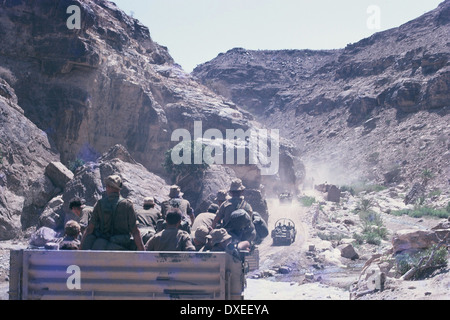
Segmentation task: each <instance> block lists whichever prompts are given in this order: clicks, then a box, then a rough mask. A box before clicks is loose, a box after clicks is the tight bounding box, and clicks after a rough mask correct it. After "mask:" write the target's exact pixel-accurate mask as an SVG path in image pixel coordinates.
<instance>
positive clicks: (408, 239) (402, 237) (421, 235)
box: [392, 229, 439, 253]
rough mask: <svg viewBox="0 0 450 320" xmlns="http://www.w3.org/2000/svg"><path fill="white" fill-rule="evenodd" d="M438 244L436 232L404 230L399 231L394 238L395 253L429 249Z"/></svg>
mask: <svg viewBox="0 0 450 320" xmlns="http://www.w3.org/2000/svg"><path fill="white" fill-rule="evenodd" d="M437 243H439V238H438V236H437V234H436V231H434V230H416V229H404V230H399V231H397V232H396V233H395V234H394V236H393V238H392V246H393V250H394V253H399V252H402V251H405V250H408V251H410V250H420V249H427V248H430V247H431V246H432V245H434V244H437Z"/></svg>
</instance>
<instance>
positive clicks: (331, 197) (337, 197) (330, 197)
mask: <svg viewBox="0 0 450 320" xmlns="http://www.w3.org/2000/svg"><path fill="white" fill-rule="evenodd" d="M327 201H332V202H337V203H339V202H340V201H341V190H340V189H339V188H338V187H336V186H335V185H331V186H330V187H329V188H328V193H327Z"/></svg>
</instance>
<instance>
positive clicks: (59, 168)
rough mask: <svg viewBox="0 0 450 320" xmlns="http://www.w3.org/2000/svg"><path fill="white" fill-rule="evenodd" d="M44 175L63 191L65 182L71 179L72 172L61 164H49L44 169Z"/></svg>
mask: <svg viewBox="0 0 450 320" xmlns="http://www.w3.org/2000/svg"><path fill="white" fill-rule="evenodd" d="M45 174H46V175H47V177H49V178H50V180H51V181H52V182H53V184H54V185H55V186H57V187H59V188H61V189H64V187H65V186H66V184H67V182H69V181H70V180H72V179H73V172H72V171H70V170H69V169H67V167H66V166H65V165H63V164H62V163H61V162H50V163H49V164H48V166H47V167H46V168H45Z"/></svg>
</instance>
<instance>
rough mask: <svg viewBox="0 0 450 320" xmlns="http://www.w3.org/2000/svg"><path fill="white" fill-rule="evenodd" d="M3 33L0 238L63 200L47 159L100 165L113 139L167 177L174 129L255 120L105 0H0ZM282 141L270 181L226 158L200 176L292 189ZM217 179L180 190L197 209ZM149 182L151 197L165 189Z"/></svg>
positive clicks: (243, 125)
mask: <svg viewBox="0 0 450 320" xmlns="http://www.w3.org/2000/svg"><path fill="white" fill-rule="evenodd" d="M72 5H75V6H77V7H78V8H80V19H79V21H80V29H77V28H74V29H71V28H68V24H67V23H68V20H69V18H70V17H71V14H72V13H73V12H72V13H67V9H68V8H69V6H72ZM69 12H70V11H69ZM0 43H1V44H2V45H1V46H0V79H1V80H0V81H1V82H0V104H1V107H2V114H1V115H0V121H1V122H2V123H5V125H4V126H3V125H2V127H1V128H0V134H1V136H2V140H1V150H0V151H1V157H2V161H3V166H2V169H1V170H2V171H1V176H0V183H1V186H2V188H3V189H2V193H1V195H0V197H1V198H0V200H1V210H2V211H1V214H0V217H2V218H3V217H6V218H4V219H5V221H6V220H8V221H13V222H7V223H6V222H5V224H4V225H5V226H4V228H3V227H2V228H3V229H2V231H1V232H0V239H2V238H8V237H11V236H13V235H14V234H17V232H16V231H17V230H18V229H20V228H27V227H30V226H34V225H36V223H37V222H38V220H39V217H40V215H41V214H42V213H43V212H44V211H45V212H47V211H48V210H50V211H55V210H54V209H55V208H61V205H62V202H61V201H60V200H61V199H59V198H55V196H59V197H60V196H61V195H62V194H67V192H66V191H65V190H62V189H64V188H61V187H57V186H55V185H54V184H53V183H52V181H50V180H49V178H48V177H47V176H46V175H45V174H44V171H45V168H46V167H47V165H48V164H49V163H50V162H55V161H56V162H58V161H61V162H62V163H63V164H65V165H66V166H67V167H69V165H70V164H71V163H73V162H76V161H78V162H77V163H83V162H84V163H90V162H91V163H98V159H99V157H100V156H101V155H102V154H104V153H105V152H107V151H108V150H110V148H111V147H113V146H115V145H118V144H119V145H121V146H123V147H124V149H125V150H126V152H129V154H130V156H131V157H132V158H133V159H134V160H133V161H135V162H136V163H138V164H142V165H143V166H144V167H145V169H146V170H148V171H149V172H150V173H151V174H155V175H157V176H159V177H160V178H161V177H162V178H161V179H166V178H167V180H168V178H169V177H168V176H166V172H165V171H164V169H163V166H162V163H163V162H164V156H165V152H166V151H167V150H168V149H170V148H171V147H173V146H174V145H175V144H177V143H178V142H179V141H172V138H171V135H172V133H173V132H174V131H175V130H176V129H186V130H188V131H189V133H190V134H191V135H192V137H193V136H194V132H193V131H194V122H195V121H199V122H201V124H202V130H203V132H202V134H203V133H204V132H205V131H206V130H208V129H217V130H219V131H220V132H222V133H223V134H224V135H225V132H226V130H227V129H231V130H237V129H242V130H244V131H246V130H248V129H253V128H262V126H261V124H260V123H258V122H257V121H255V120H254V119H253V116H252V115H251V114H250V113H248V112H246V111H244V110H242V109H239V108H238V107H237V106H236V105H235V104H234V103H233V102H231V101H229V100H227V99H224V98H223V97H222V96H219V95H217V94H215V93H214V92H212V91H211V90H210V89H208V88H207V87H205V86H203V85H201V84H199V83H198V82H197V81H195V80H194V79H193V78H192V77H191V76H190V75H189V74H187V73H186V72H184V71H183V70H182V69H181V67H179V66H178V65H177V64H175V63H174V61H173V59H172V58H171V57H170V55H169V53H168V50H167V48H165V47H163V46H160V45H159V44H157V43H155V42H154V41H153V40H152V38H151V36H150V33H149V30H148V29H147V28H146V27H145V26H143V25H142V24H141V23H139V21H137V20H135V19H133V18H131V17H129V16H127V15H126V14H125V13H124V12H122V11H121V10H120V9H118V8H117V6H116V5H115V4H114V3H112V2H109V1H106V0H98V1H97V0H96V1H93V0H78V1H76V0H75V1H71V0H48V1H28V0H18V1H17V0H15V1H10V0H5V1H0ZM17 136H19V137H20V139H17V138H15V137H17ZM15 139H16V140H15ZM280 148H281V149H280V170H279V174H277V175H274V176H270V178H269V179H267V178H266V177H263V176H262V174H261V170H260V168H259V167H257V166H254V165H253V166H238V165H234V164H230V165H226V166H225V167H217V168H213V169H211V170H213V171H211V172H209V173H208V175H206V176H210V177H211V176H212V177H214V176H215V175H216V174H217V172H219V173H227V172H228V173H229V176H238V177H241V178H242V179H243V181H244V184H246V186H247V187H248V188H249V189H251V190H254V191H256V192H257V194H259V198H258V197H256V198H257V203H263V199H262V198H261V196H262V195H261V194H260V193H258V192H259V190H260V189H262V188H261V184H267V183H270V184H272V183H273V182H274V183H275V184H279V185H283V186H288V187H289V188H294V187H295V186H296V185H298V184H299V183H300V182H301V181H302V179H303V176H304V168H303V165H302V163H301V161H299V160H298V159H295V154H296V150H295V148H294V147H293V145H292V144H290V143H286V142H281V146H280ZM80 160H81V161H80ZM294 164H295V167H294ZM118 168H119V169H124V170H125V169H126V168H125V167H124V166H119V167H118ZM214 170H216V171H214ZM97 173H98V172H97ZM97 173H96V174H97ZM102 174H103V173H102ZM124 174H126V172H125V173H124ZM206 176H205V177H206ZM97 182H98V181H97ZM225 182H226V183H228V182H229V181H228V180H227V179H225V180H223V181H222V180H220V183H215V184H214V183H213V184H211V183H206V182H205V183H204V181H197V186H196V190H197V193H196V194H195V195H193V196H192V199H189V200H192V201H193V202H195V203H197V202H198V205H199V206H201V207H204V206H205V205H206V204H205V202H204V200H205V199H209V198H210V195H207V194H206V192H207V191H208V190H209V189H210V188H213V189H215V188H219V187H220V188H223V187H224V184H225ZM188 186H189V183H186V186H183V185H181V187H182V188H183V189H185V188H184V187H188ZM65 187H67V186H65ZM156 189H157V191H158V192H156V191H155V192H156V194H154V196H157V197H158V196H162V197H165V196H166V194H165V193H164V191H163V188H156ZM267 189H269V188H267ZM77 190H78V189H77ZM80 190H81V189H80ZM81 191H83V190H81ZM81 191H80V192H81ZM132 191H133V190H130V194H131V193H132ZM183 191H186V190H183ZM209 191H211V192H213V193H215V192H217V191H218V190H209ZM209 191H208V192H209ZM10 193H13V194H14V195H15V197H9V195H10ZM87 193H88V192H87V191H86V190H84V191H83V192H81V194H79V195H80V196H82V197H86V196H87V197H88V198H89V199H90V200H92V199H91V197H92V196H95V195H94V194H87ZM163 193H164V194H163ZM51 199H53V200H52V201H50V200H51ZM58 199H59V200H58ZM64 200H67V199H65V198H64ZM48 201H50V203H49V204H48ZM63 209H67V208H63Z"/></svg>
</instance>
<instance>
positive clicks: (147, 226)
mask: <svg viewBox="0 0 450 320" xmlns="http://www.w3.org/2000/svg"><path fill="white" fill-rule="evenodd" d="M136 214H137V225H138V229H139V232H140V233H141V237H142V242H143V243H146V242H147V241H148V240H149V239H150V238H151V237H152V236H153V235H154V234H155V233H156V226H157V222H158V220H160V219H162V215H161V212H160V211H159V210H158V209H156V208H155V199H153V198H152V197H147V198H145V199H144V206H143V207H142V208H141V209H138V210H137V211H136Z"/></svg>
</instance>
